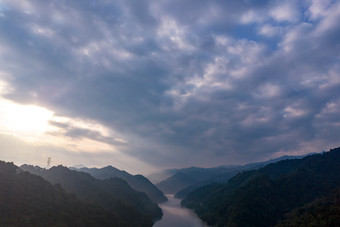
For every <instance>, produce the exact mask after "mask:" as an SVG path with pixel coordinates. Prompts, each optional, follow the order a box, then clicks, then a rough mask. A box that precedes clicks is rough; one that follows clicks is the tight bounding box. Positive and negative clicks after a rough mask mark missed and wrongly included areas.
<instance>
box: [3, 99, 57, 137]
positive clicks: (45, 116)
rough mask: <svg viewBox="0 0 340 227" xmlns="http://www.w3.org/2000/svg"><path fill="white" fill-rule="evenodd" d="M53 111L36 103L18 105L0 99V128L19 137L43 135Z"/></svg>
mask: <svg viewBox="0 0 340 227" xmlns="http://www.w3.org/2000/svg"><path fill="white" fill-rule="evenodd" d="M53 115H54V113H53V112H52V111H50V110H48V109H46V108H43V107H40V106H36V105H20V104H17V103H14V102H11V101H8V100H4V99H0V130H1V131H3V132H4V133H7V134H13V135H15V136H18V137H21V138H26V139H29V138H32V137H37V136H41V135H43V134H44V133H45V132H46V131H47V130H48V127H49V124H48V122H49V120H51V119H52V117H53Z"/></svg>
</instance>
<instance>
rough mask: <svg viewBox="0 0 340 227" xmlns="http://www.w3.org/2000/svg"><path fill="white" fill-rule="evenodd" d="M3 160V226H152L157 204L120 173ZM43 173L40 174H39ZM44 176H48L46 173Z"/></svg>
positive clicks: (0, 216)
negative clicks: (99, 175)
mask: <svg viewBox="0 0 340 227" xmlns="http://www.w3.org/2000/svg"><path fill="white" fill-rule="evenodd" d="M23 169H26V170H31V171H32V172H34V173H35V174H32V173H29V172H27V171H24V170H22V169H20V168H19V167H17V166H15V165H14V164H13V163H6V162H2V161H0V226H152V225H153V222H154V220H155V219H159V218H161V217H162V211H161V209H160V208H159V207H158V205H157V204H155V203H153V202H152V201H150V199H149V198H148V197H147V196H146V195H145V194H144V193H141V192H137V191H135V190H133V189H132V188H131V187H130V186H129V185H128V184H127V183H126V182H125V181H123V180H121V179H117V178H114V179H108V180H97V179H95V178H93V177H92V176H90V175H89V174H86V173H81V172H77V171H72V170H69V169H67V168H66V167H62V166H58V167H52V168H51V169H49V170H46V169H41V168H39V167H33V166H23ZM37 175H40V176H37ZM44 178H45V179H44Z"/></svg>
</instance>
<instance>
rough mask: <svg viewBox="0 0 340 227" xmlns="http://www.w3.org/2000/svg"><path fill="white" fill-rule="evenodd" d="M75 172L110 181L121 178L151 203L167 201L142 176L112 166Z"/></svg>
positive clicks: (82, 169) (81, 169)
mask: <svg viewBox="0 0 340 227" xmlns="http://www.w3.org/2000/svg"><path fill="white" fill-rule="evenodd" d="M74 169H75V170H77V171H81V172H85V173H89V174H90V175H91V176H93V177H95V178H97V179H101V180H104V179H110V178H115V177H116V178H121V179H123V180H125V181H126V182H127V183H128V184H129V185H130V186H131V187H132V188H133V189H135V190H136V191H140V192H144V193H145V194H146V195H147V196H148V197H149V198H150V199H151V200H152V201H153V202H155V203H161V202H165V201H167V198H166V197H165V196H164V194H163V192H161V191H160V190H159V189H158V188H157V187H156V186H155V185H153V184H152V183H151V182H150V181H149V180H148V179H147V178H146V177H144V176H142V175H131V174H129V173H128V172H126V171H122V170H119V169H117V168H114V167H112V166H106V167H104V168H100V169H98V168H79V169H76V168H74Z"/></svg>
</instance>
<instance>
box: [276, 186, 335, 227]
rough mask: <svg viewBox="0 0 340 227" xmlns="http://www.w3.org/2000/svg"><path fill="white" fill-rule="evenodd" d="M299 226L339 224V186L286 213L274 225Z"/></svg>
mask: <svg viewBox="0 0 340 227" xmlns="http://www.w3.org/2000/svg"><path fill="white" fill-rule="evenodd" d="M300 226H315V227H328V226H334V227H338V226H340V187H338V188H337V189H336V190H334V191H332V192H331V193H330V194H329V195H327V196H325V197H322V198H320V199H317V200H315V201H314V202H312V203H309V204H307V205H305V206H303V207H301V208H298V209H295V210H293V211H292V212H290V213H288V214H287V215H285V219H284V220H283V221H281V222H280V223H279V224H278V225H276V226H275V227H300Z"/></svg>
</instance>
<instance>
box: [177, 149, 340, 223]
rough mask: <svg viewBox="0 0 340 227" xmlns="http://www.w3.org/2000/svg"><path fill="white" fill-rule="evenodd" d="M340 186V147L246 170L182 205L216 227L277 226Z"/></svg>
mask: <svg viewBox="0 0 340 227" xmlns="http://www.w3.org/2000/svg"><path fill="white" fill-rule="evenodd" d="M339 186H340V148H336V149H333V150H330V151H329V152H324V153H322V154H316V155H310V156H307V157H305V158H303V159H292V160H283V161H279V162H276V163H272V164H269V165H266V166H265V167H262V168H260V169H257V170H249V171H244V172H242V173H239V174H237V175H236V176H234V177H233V178H231V179H230V180H229V181H228V183H226V184H210V185H206V186H203V187H200V188H198V189H196V190H194V191H193V192H191V193H189V194H188V196H187V197H186V198H185V199H184V200H183V201H182V203H181V204H182V206H185V207H187V208H190V209H194V211H195V213H196V214H197V215H198V216H199V217H200V218H201V219H202V220H204V221H206V222H207V223H208V224H209V225H213V226H255V227H256V226H274V225H275V224H277V223H278V222H279V221H280V220H282V219H283V218H284V215H285V214H287V213H289V212H291V211H293V210H294V209H297V208H299V207H303V206H305V205H307V204H308V203H311V202H313V201H314V200H315V199H318V198H321V197H323V196H327V195H328V194H329V193H330V192H331V191H332V190H334V189H336V188H337V187H339Z"/></svg>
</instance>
